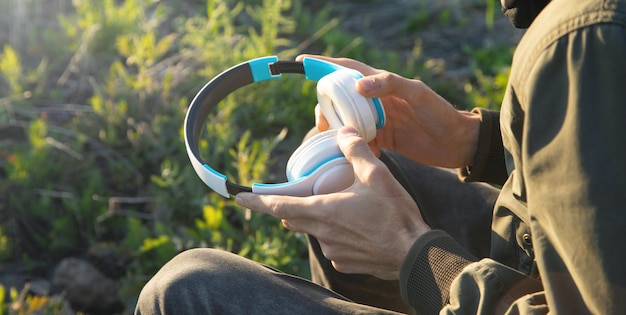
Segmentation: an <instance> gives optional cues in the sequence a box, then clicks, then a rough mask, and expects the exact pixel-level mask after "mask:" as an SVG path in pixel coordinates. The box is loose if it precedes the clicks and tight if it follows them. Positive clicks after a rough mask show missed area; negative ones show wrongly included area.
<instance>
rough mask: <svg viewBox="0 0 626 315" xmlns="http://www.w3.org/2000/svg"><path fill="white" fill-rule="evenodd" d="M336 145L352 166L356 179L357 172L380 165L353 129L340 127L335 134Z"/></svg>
mask: <svg viewBox="0 0 626 315" xmlns="http://www.w3.org/2000/svg"><path fill="white" fill-rule="evenodd" d="M337 144H338V145H339V149H340V150H341V152H342V153H343V154H344V155H345V156H346V159H347V160H348V162H350V164H352V167H353V168H354V173H355V176H357V177H359V174H360V173H361V172H360V171H359V170H362V169H364V168H367V167H371V166H372V165H373V164H376V163H380V160H379V159H378V158H377V157H376V156H375V155H374V153H373V152H372V150H371V149H370V147H369V145H368V144H367V142H365V140H364V139H363V138H361V137H360V136H359V135H358V133H357V131H356V129H354V127H351V126H345V127H341V129H339V131H338V133H337Z"/></svg>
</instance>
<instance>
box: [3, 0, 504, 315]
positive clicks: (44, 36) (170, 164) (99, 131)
mask: <svg viewBox="0 0 626 315" xmlns="http://www.w3.org/2000/svg"><path fill="white" fill-rule="evenodd" d="M310 5H311V3H309V2H307V1H305V0H301V1H298V0H291V1H290V0H282V1H276V0H262V1H261V0H256V1H235V0H208V1H206V2H204V1H194V0H188V1H183V2H174V1H148V0H125V1H113V0H104V1H87V0H74V1H72V2H71V3H70V2H69V1H66V0H58V1H53V2H47V4H46V5H42V4H41V3H40V2H38V1H35V0H22V1H8V2H3V3H2V4H0V11H2V12H12V13H16V14H17V15H16V16H21V17H22V18H24V19H28V18H33V17H38V18H40V19H38V21H40V22H42V21H43V22H45V23H44V24H42V23H40V24H36V23H32V24H29V23H24V22H23V21H21V22H19V23H16V24H15V25H14V26H13V27H11V28H10V32H9V34H5V35H7V36H6V38H3V39H2V41H0V44H2V45H3V47H2V48H1V50H0V270H4V271H5V272H15V271H19V272H21V273H24V274H25V275H27V276H28V277H31V278H37V277H42V278H45V277H46V276H47V273H49V271H50V270H51V269H52V268H53V267H54V266H55V265H56V264H57V263H58V262H59V261H61V260H62V259H63V258H66V257H73V256H80V257H87V258H88V259H89V260H90V261H91V262H92V263H94V265H98V262H99V261H101V260H102V259H103V258H105V256H106V257H107V258H109V259H110V258H111V257H110V255H112V257H113V258H112V259H113V262H114V263H113V264H112V265H114V266H117V265H119V266H122V267H120V268H117V269H116V268H108V269H107V268H102V270H103V272H104V273H105V274H106V275H107V276H108V277H110V278H112V279H115V280H117V281H118V282H119V283H120V286H121V289H120V292H119V294H120V299H121V300H122V301H123V302H124V305H125V307H124V309H123V310H118V311H120V312H122V313H128V312H130V311H132V309H133V307H134V303H135V299H136V296H137V294H138V292H139V290H140V289H141V287H142V286H143V284H144V283H145V282H146V281H147V279H149V277H150V276H151V275H152V274H154V273H155V272H156V271H157V270H158V268H160V266H162V265H163V264H164V263H165V262H166V261H167V260H169V259H170V258H172V257H173V256H174V255H176V254H177V253H179V252H180V251H182V250H185V249H188V248H194V247H215V248H222V249H225V250H229V251H232V252H235V253H238V254H240V255H242V256H246V257H249V258H251V259H254V260H256V261H259V262H261V263H265V264H268V265H271V266H274V267H276V268H279V269H281V270H284V271H286V272H290V273H294V274H297V275H301V276H303V277H308V276H309V270H308V263H307V259H306V257H307V252H306V241H305V239H304V237H303V235H300V234H298V233H293V232H290V231H287V230H285V229H284V228H283V227H282V226H281V224H280V222H278V221H277V220H275V219H273V218H270V217H267V216H263V215H259V214H256V213H252V212H249V211H246V210H245V209H241V208H240V207H238V206H237V205H236V204H234V203H233V202H232V200H226V199H223V198H222V197H220V196H218V195H217V194H215V193H213V192H211V191H209V189H208V188H206V187H204V185H202V184H201V182H200V181H199V179H198V178H197V176H196V174H195V173H194V172H193V170H192V168H191V165H190V164H189V162H188V158H187V156H186V153H185V150H184V144H183V142H182V122H183V119H184V115H185V111H186V108H187V105H188V103H189V101H190V100H191V98H192V97H193V95H194V94H195V93H196V92H197V91H198V90H199V88H200V87H201V86H202V85H203V84H204V83H205V82H207V81H208V80H209V79H210V78H212V77H213V76H214V75H216V74H217V73H219V72H221V71H222V70H224V69H226V68H228V67H230V66H232V65H234V64H237V63H239V62H242V61H245V60H248V59H252V58H256V57H259V56H265V55H278V56H279V57H280V58H282V59H292V58H294V57H295V56H296V55H297V54H299V53H302V52H317V53H323V54H327V55H335V56H348V57H352V58H356V59H360V60H362V61H364V62H367V63H371V64H374V65H376V66H383V65H381V64H380V63H381V62H380V61H381V60H385V61H386V62H385V65H384V66H385V67H386V68H387V69H388V70H391V71H394V72H398V73H400V74H403V75H405V76H415V75H418V74H419V76H420V77H422V78H434V77H435V74H433V73H431V70H429V67H428V66H427V63H426V61H424V60H422V59H420V57H421V56H420V55H419V49H414V50H413V53H412V54H408V55H407V54H401V53H399V52H398V51H393V50H392V48H373V47H374V46H373V45H371V44H369V41H368V39H367V38H364V37H361V36H358V35H355V34H352V33H349V32H346V31H344V30H342V28H341V27H340V23H339V20H338V19H337V18H336V17H334V16H333V11H332V6H330V5H328V6H323V7H318V8H316V9H315V10H314V11H313V10H312V9H309V7H310ZM47 9H49V11H50V12H48V10H47ZM56 13H58V15H57V14H56ZM44 18H45V19H44ZM424 19H425V17H424V16H422V15H419V16H415V17H414V18H413V20H412V21H409V25H413V26H411V27H416V28H418V27H421V24H422V23H424V21H425V20H424ZM17 26H19V27H17ZM498 49H500V48H498ZM490 51H491V49H490V48H489V49H487V48H481V47H470V48H468V56H469V58H473V59H474V60H476V65H475V71H476V72H475V73H476V75H475V76H474V77H473V78H472V79H471V80H468V81H467V82H465V84H464V89H465V91H462V90H459V89H458V88H456V87H455V86H456V85H457V82H448V83H446V82H440V83H438V86H440V90H441V91H447V92H446V93H448V95H447V97H449V98H453V99H458V100H463V101H465V102H466V103H480V102H483V99H494V98H497V97H499V95H500V94H501V93H502V88H503V83H502V82H503V81H504V82H506V81H505V80H506V76H507V75H508V72H507V71H508V70H507V68H506V67H505V65H503V64H504V62H502V63H499V64H496V65H495V66H494V67H495V68H494V69H492V70H489V71H485V72H480V71H479V69H481V68H483V67H484V66H485V65H484V64H480V63H481V62H489V60H490V58H489V53H490ZM497 52H501V50H498V51H497ZM482 55H486V56H485V57H481V56H482ZM433 80H434V79H433ZM494 82H495V84H494ZM315 97H316V96H315V89H314V83H312V82H305V81H304V80H303V79H302V78H300V77H297V76H293V77H289V78H288V79H284V80H279V81H272V82H263V83H260V84H257V85H254V86H249V87H246V88H244V89H242V90H239V91H237V92H236V93H234V94H233V95H231V96H229V97H228V98H227V99H226V100H225V101H223V102H222V103H221V104H220V106H219V109H218V111H216V112H215V113H212V115H211V116H210V117H209V122H208V124H207V128H206V130H205V137H204V138H203V139H202V141H201V146H200V147H201V151H202V154H203V155H204V157H205V159H207V160H210V161H212V166H214V167H215V168H216V169H219V170H221V171H222V172H223V173H225V174H227V175H228V176H229V178H233V179H235V181H238V182H242V183H246V184H247V183H251V182H254V181H257V182H270V181H280V180H284V175H283V174H282V171H281V170H280V169H281V167H282V163H284V156H285V155H286V154H288V153H289V152H290V150H293V148H295V146H296V145H297V143H298V142H299V141H300V139H301V138H302V136H303V135H304V134H305V133H306V131H307V130H308V129H309V128H311V127H312V125H313V117H312V116H313V115H312V108H313V105H314V104H315V103H316V100H315ZM481 104H482V103H481ZM485 106H492V105H490V104H485ZM494 106H495V105H494ZM111 253H113V254H111ZM18 266H25V267H19V268H18ZM109 267H110V266H109ZM0 288H1V290H0V314H4V313H10V314H33V313H35V312H39V313H41V312H42V310H46V311H47V313H48V314H55V313H57V312H59V310H60V309H61V308H62V307H63V306H62V303H61V302H59V300H58V296H37V295H32V294H30V293H28V292H29V291H28V290H26V291H25V290H24V289H21V288H13V289H11V288H8V287H7V288H5V287H2V286H0Z"/></svg>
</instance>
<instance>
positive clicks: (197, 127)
mask: <svg viewBox="0 0 626 315" xmlns="http://www.w3.org/2000/svg"><path fill="white" fill-rule="evenodd" d="M269 71H270V74H271V75H279V74H281V73H300V74H304V73H305V71H304V65H303V63H302V62H297V61H277V62H275V63H272V64H270V65H269ZM254 82H255V81H254V77H253V75H252V70H251V68H250V64H249V63H247V62H246V63H242V64H239V65H237V66H234V67H232V68H230V69H228V70H227V71H224V72H222V73H220V74H219V75H218V76H217V77H215V78H213V79H212V80H211V81H209V83H207V84H206V85H205V86H204V87H203V88H202V90H200V92H198V94H197V95H196V97H195V98H194V99H193V101H192V102H191V105H190V106H189V112H188V113H187V119H188V121H187V124H186V126H185V128H186V129H185V133H186V134H187V135H188V137H189V139H188V141H189V144H190V150H191V153H192V154H193V155H194V156H195V158H196V159H197V160H198V161H203V160H202V158H201V156H200V152H198V147H199V145H198V144H199V143H200V134H201V133H202V129H203V127H204V125H205V123H206V120H207V118H208V116H209V113H210V112H211V111H213V110H214V109H215V108H216V107H217V105H218V104H219V103H220V102H221V101H222V100H223V99H224V98H226V96H228V94H230V93H233V92H234V91H235V90H237V89H239V88H242V87H244V86H246V85H249V84H252V83H254ZM203 163H204V162H203ZM226 189H227V190H228V193H229V194H231V195H236V194H238V193H240V192H252V189H251V188H250V187H247V186H242V185H239V184H235V183H233V182H231V181H229V180H227V181H226Z"/></svg>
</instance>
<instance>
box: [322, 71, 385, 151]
mask: <svg viewBox="0 0 626 315" xmlns="http://www.w3.org/2000/svg"><path fill="white" fill-rule="evenodd" d="M361 77H363V76H362V75H361V74H360V73H359V72H358V71H356V70H351V69H341V70H337V71H335V72H332V73H330V74H328V75H326V76H324V77H322V78H321V79H320V80H319V82H318V83H317V100H318V102H319V105H320V109H321V111H322V113H323V114H324V117H325V118H326V120H327V121H328V124H329V125H330V128H332V129H338V128H341V127H342V126H352V127H354V128H356V130H357V132H358V133H359V135H361V136H362V137H363V138H364V139H365V140H366V141H371V140H373V139H374V138H375V137H376V123H377V121H378V119H379V117H378V114H377V112H376V108H375V105H374V102H373V101H372V100H371V99H368V98H365V97H364V96H363V95H361V94H359V92H357V91H356V88H355V86H356V81H357V80H358V79H359V78H361Z"/></svg>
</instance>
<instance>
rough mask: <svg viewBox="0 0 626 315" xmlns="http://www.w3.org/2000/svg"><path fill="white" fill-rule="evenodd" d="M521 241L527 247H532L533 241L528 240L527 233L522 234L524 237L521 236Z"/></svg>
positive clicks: (528, 235)
mask: <svg viewBox="0 0 626 315" xmlns="http://www.w3.org/2000/svg"><path fill="white" fill-rule="evenodd" d="M522 241H523V242H524V244H526V245H528V246H532V245H533V240H532V239H531V238H530V234H528V233H524V235H522Z"/></svg>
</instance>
